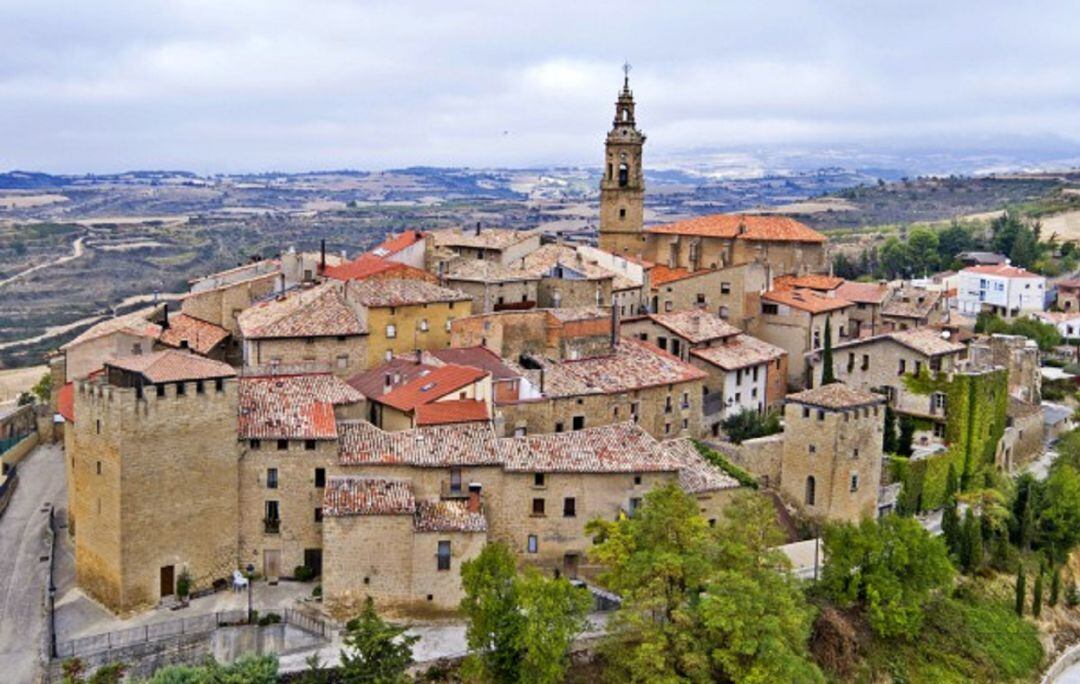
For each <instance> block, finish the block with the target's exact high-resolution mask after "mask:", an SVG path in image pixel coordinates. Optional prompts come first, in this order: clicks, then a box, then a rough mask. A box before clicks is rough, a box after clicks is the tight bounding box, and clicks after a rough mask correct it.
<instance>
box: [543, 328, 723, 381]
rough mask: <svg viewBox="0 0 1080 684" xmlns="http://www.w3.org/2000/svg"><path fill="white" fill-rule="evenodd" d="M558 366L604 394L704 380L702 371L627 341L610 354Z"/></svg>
mask: <svg viewBox="0 0 1080 684" xmlns="http://www.w3.org/2000/svg"><path fill="white" fill-rule="evenodd" d="M560 365H562V366H563V367H564V368H566V369H567V370H568V371H569V372H570V373H572V374H573V375H574V376H575V377H577V378H578V379H579V380H581V381H582V382H585V383H587V384H588V385H590V386H592V387H596V388H597V389H599V390H600V391H602V392H605V393H608V394H611V393H615V392H627V391H630V390H634V389H641V388H645V387H655V386H657V385H670V384H673V383H680V382H690V381H692V380H701V379H703V378H706V377H708V374H707V373H705V372H704V371H702V370H700V369H698V368H695V367H693V366H691V365H690V364H688V363H686V362H685V361H682V360H681V359H679V358H678V357H676V356H673V355H671V354H668V353H667V352H665V351H661V350H660V349H658V348H657V347H655V346H653V345H651V344H649V343H648V342H642V341H640V340H634V339H627V338H624V339H621V340H619V343H618V346H617V347H616V348H615V353H614V354H609V355H606V356H595V357H592V358H588V359H579V360H576V361H564V362H563V363H562V364H560Z"/></svg>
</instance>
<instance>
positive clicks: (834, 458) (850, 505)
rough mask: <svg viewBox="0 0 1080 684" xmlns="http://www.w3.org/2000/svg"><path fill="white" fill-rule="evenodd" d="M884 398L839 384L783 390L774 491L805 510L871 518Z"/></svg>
mask: <svg viewBox="0 0 1080 684" xmlns="http://www.w3.org/2000/svg"><path fill="white" fill-rule="evenodd" d="M884 403H885V400H884V398H883V397H881V396H880V395H877V394H872V393H870V392H866V391H863V390H857V389H853V388H851V387H848V386H847V385H844V384H843V383H833V384H831V385H825V386H824V387H816V388H814V389H810V390H805V391H803V392H799V393H798V394H792V395H789V396H788V398H787V404H786V406H785V407H784V441H783V451H782V456H781V474H780V490H781V492H782V493H783V494H784V495H785V496H786V497H787V498H788V499H789V500H790V501H792V502H794V503H796V504H797V505H798V506H799V507H800V508H801V509H802V510H803V511H804V512H805V513H806V514H807V515H809V516H810V517H813V518H818V519H822V520H840V521H847V522H855V521H858V520H859V519H861V518H866V517H876V515H877V507H878V495H879V488H880V485H881V467H882V454H881V442H882V432H883V428H884V424H885V413H884V406H883V404H884Z"/></svg>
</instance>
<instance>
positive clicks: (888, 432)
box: [881, 404, 896, 454]
mask: <svg viewBox="0 0 1080 684" xmlns="http://www.w3.org/2000/svg"><path fill="white" fill-rule="evenodd" d="M881 450H882V451H884V452H885V453H887V454H895V453H896V414H895V413H893V410H892V407H891V406H889V405H888V404H886V405H885V436H884V438H882V442H881Z"/></svg>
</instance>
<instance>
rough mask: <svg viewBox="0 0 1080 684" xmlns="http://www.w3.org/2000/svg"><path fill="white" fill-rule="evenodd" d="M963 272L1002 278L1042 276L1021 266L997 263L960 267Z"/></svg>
mask: <svg viewBox="0 0 1080 684" xmlns="http://www.w3.org/2000/svg"><path fill="white" fill-rule="evenodd" d="M960 272H961V273H977V274H979V275H991V276H998V277H1000V278H1042V277H1043V276H1041V275H1039V274H1038V273H1032V272H1031V271H1028V270H1025V269H1022V268H1019V267H1017V266H1007V265H1005V264H997V265H996V266H968V267H967V268H962V269H960Z"/></svg>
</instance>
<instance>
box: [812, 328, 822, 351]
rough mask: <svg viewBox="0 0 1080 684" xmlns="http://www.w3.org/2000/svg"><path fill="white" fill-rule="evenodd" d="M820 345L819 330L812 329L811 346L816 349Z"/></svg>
mask: <svg viewBox="0 0 1080 684" xmlns="http://www.w3.org/2000/svg"><path fill="white" fill-rule="evenodd" d="M820 346H821V331H820V330H815V331H814V346H813V348H814V349H817V348H818V347H820Z"/></svg>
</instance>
